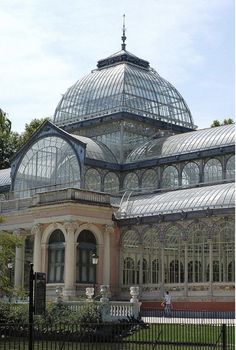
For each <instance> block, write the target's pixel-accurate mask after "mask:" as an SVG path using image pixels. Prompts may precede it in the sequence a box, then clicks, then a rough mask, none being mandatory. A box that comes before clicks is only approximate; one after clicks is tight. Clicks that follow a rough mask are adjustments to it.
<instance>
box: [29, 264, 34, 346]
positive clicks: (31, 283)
mask: <svg viewBox="0 0 236 350" xmlns="http://www.w3.org/2000/svg"><path fill="white" fill-rule="evenodd" d="M33 266H34V265H33V264H30V274H29V346H28V348H29V350H33V326H34V316H33V315H34V295H33V293H34V292H33V288H34V269H33Z"/></svg>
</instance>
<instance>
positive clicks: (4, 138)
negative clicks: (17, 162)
mask: <svg viewBox="0 0 236 350" xmlns="http://www.w3.org/2000/svg"><path fill="white" fill-rule="evenodd" d="M19 145H20V140H19V134H18V133H16V132H12V131H11V121H10V120H9V119H8V118H7V116H6V113H5V112H3V110H2V109H0V169H6V168H9V167H10V158H11V157H12V156H13V154H14V153H15V152H16V151H17V149H18V148H19Z"/></svg>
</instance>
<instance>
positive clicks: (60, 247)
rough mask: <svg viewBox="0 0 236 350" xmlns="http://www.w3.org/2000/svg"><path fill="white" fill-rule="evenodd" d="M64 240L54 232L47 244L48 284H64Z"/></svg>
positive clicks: (57, 232)
mask: <svg viewBox="0 0 236 350" xmlns="http://www.w3.org/2000/svg"><path fill="white" fill-rule="evenodd" d="M64 264H65V238H64V234H63V233H62V231H61V230H55V231H54V232H53V233H52V234H51V236H50V238H49V242H48V283H61V282H64Z"/></svg>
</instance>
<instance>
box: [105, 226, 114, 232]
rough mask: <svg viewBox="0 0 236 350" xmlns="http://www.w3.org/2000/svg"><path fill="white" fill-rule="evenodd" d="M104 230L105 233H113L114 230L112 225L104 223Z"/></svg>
mask: <svg viewBox="0 0 236 350" xmlns="http://www.w3.org/2000/svg"><path fill="white" fill-rule="evenodd" d="M105 232H106V233H109V234H111V233H113V232H114V226H113V225H105Z"/></svg>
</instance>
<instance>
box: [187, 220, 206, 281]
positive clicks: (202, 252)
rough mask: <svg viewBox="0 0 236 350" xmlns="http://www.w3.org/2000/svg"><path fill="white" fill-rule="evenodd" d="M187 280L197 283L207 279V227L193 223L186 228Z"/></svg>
mask: <svg viewBox="0 0 236 350" xmlns="http://www.w3.org/2000/svg"><path fill="white" fill-rule="evenodd" d="M188 232H189V235H188V236H189V237H188V282H190V283H197V282H198V283H199V282H206V281H208V280H209V274H208V273H207V264H208V262H209V242H208V238H207V237H208V235H207V232H208V228H207V227H206V226H204V225H202V224H200V223H195V224H192V225H190V226H189V228H188Z"/></svg>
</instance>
